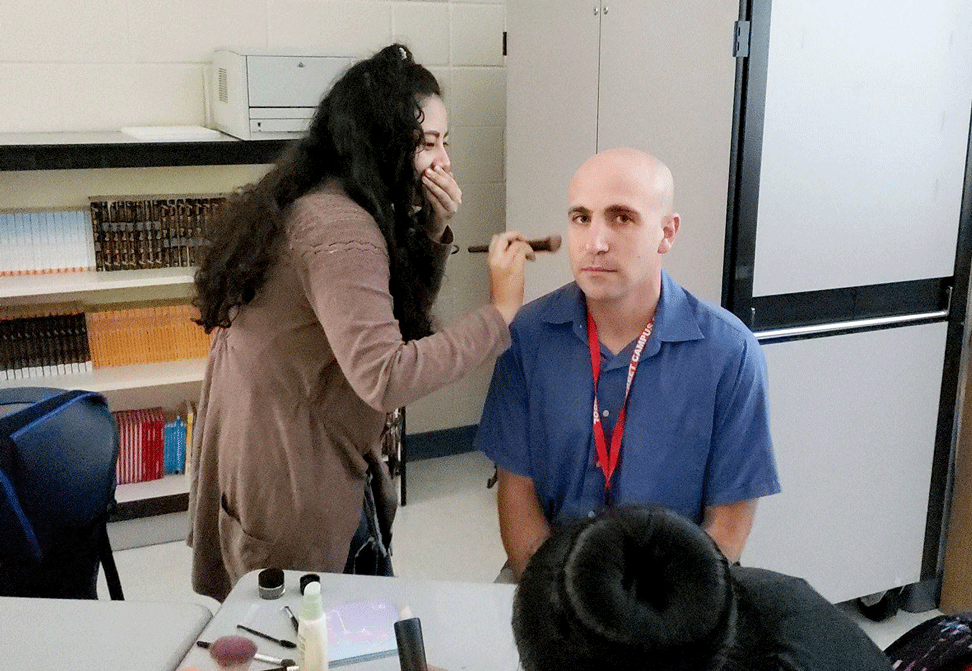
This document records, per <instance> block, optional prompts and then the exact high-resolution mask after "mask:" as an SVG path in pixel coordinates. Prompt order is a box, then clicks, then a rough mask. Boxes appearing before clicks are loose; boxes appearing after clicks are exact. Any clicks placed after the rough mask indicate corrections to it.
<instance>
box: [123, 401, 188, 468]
mask: <svg viewBox="0 0 972 671" xmlns="http://www.w3.org/2000/svg"><path fill="white" fill-rule="evenodd" d="M112 414H113V415H114V416H115V421H116V422H117V424H118V436H119V450H118V465H117V467H116V472H115V478H116V483H117V484H119V485H127V484H133V483H137V482H148V481H150V480H158V479H159V478H161V477H162V476H163V475H171V474H175V473H184V472H185V470H186V444H187V441H188V430H187V425H186V422H184V421H183V420H182V417H181V416H180V415H178V414H173V413H171V412H168V411H166V410H165V409H163V408H143V409H138V410H118V411H115V412H113V413H112Z"/></svg>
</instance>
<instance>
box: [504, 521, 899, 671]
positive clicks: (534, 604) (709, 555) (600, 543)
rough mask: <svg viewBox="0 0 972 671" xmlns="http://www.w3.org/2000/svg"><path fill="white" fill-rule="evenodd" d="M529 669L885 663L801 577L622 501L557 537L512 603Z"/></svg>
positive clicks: (814, 667)
mask: <svg viewBox="0 0 972 671" xmlns="http://www.w3.org/2000/svg"><path fill="white" fill-rule="evenodd" d="M513 633H514V637H515V639H516V645H517V649H518V650H519V653H520V663H521V665H522V667H523V669H524V671H595V670H596V671H602V670H606V669H610V670H611V671H636V670H637V671H648V670H651V671H744V670H745V671H778V670H787V671H888V670H889V669H891V665H890V663H889V661H888V659H887V657H886V656H885V655H884V653H882V652H881V650H880V649H879V648H878V647H877V646H876V645H875V644H874V643H873V642H872V641H871V639H869V638H868V637H867V635H865V634H864V632H863V631H862V630H861V629H860V627H858V626H857V624H855V623H854V622H853V621H852V620H851V619H850V618H849V617H848V616H847V615H845V614H844V613H842V612H841V611H840V610H838V609H837V608H836V607H834V606H833V605H832V604H830V603H829V602H828V601H827V600H826V599H824V598H823V597H822V596H820V595H819V594H818V593H817V592H816V591H814V590H813V588H811V587H810V585H808V584H807V583H806V582H805V581H804V580H801V579H799V578H794V577H791V576H787V575H783V574H780V573H775V572H773V571H767V570H764V569H758V568H745V567H740V566H738V565H730V564H729V562H728V561H727V560H726V558H725V556H724V555H723V554H722V552H721V551H720V550H719V548H718V546H717V545H716V544H715V542H714V541H713V540H712V538H711V537H710V536H709V535H708V534H706V533H705V532H704V531H703V530H702V529H700V528H699V527H698V525H696V524H695V523H693V522H692V521H691V520H688V519H686V518H684V517H681V516H680V515H678V514H676V513H673V512H671V511H669V510H666V509H663V508H658V507H617V508H610V509H607V510H605V511H604V512H602V513H600V514H599V515H597V516H595V517H593V518H590V519H584V520H580V521H577V522H575V523H573V524H570V525H568V526H566V527H563V528H561V529H559V530H557V531H555V532H554V533H553V535H552V536H551V537H549V538H548V539H547V540H546V541H545V542H544V543H543V545H541V546H540V548H539V549H538V550H537V552H536V553H535V554H534V555H533V557H532V558H531V559H530V561H529V563H528V564H527V567H526V570H525V571H524V573H523V576H522V577H521V579H520V582H519V584H518V586H517V590H516V596H515V598H514V602H513Z"/></svg>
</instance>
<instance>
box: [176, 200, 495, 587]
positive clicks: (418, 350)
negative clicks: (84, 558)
mask: <svg viewBox="0 0 972 671" xmlns="http://www.w3.org/2000/svg"><path fill="white" fill-rule="evenodd" d="M430 244H432V245H434V246H435V247H436V248H437V250H436V251H437V256H438V268H437V269H436V270H437V272H438V276H439V277H440V278H441V274H442V272H443V270H444V267H445V260H446V258H447V256H448V253H449V246H448V245H438V244H436V243H432V242H431V241H430ZM388 281H389V268H388V253H387V250H386V246H385V242H384V239H383V238H382V236H381V233H380V232H379V230H378V227H377V225H376V224H375V221H374V219H372V218H371V216H370V215H368V214H367V212H365V211H364V210H363V209H362V208H361V207H359V206H358V205H357V204H356V203H354V202H353V201H352V200H351V199H349V198H348V197H347V196H346V195H345V194H344V193H343V192H341V191H340V190H338V189H337V188H335V187H329V188H326V189H323V190H321V191H318V192H315V193H313V194H308V195H306V196H304V197H302V198H300V199H299V200H298V201H296V202H295V203H294V205H293V206H292V208H291V210H290V212H289V215H288V218H287V223H286V242H285V244H284V245H283V246H282V252H281V255H280V257H279V258H278V259H277V261H276V262H275V264H274V265H273V267H272V268H271V269H270V271H269V272H268V277H267V281H266V283H265V284H264V285H263V287H261V289H260V290H259V292H258V294H257V296H256V297H255V298H254V300H253V301H252V302H250V303H249V304H247V305H245V306H244V307H243V308H241V309H240V311H239V314H238V315H237V316H236V318H235V319H234V321H233V325H232V327H231V328H228V329H220V330H218V332H217V333H216V335H215V337H214V339H213V343H212V347H211V349H210V352H209V359H208V362H207V367H206V374H205V379H204V381H203V384H202V392H201V396H200V399H199V408H198V415H197V419H196V424H195V430H194V434H193V445H192V471H191V472H192V476H191V489H190V495H189V517H190V523H191V529H190V532H189V539H188V543H189V545H191V546H192V548H193V566H192V583H193V587H194V589H195V590H196V591H197V592H199V593H201V594H206V595H209V596H212V597H215V598H216V599H219V600H222V599H223V598H225V596H226V595H227V594H228V593H229V590H230V589H231V588H232V586H233V585H234V584H235V583H236V581H237V580H239V578H240V577H241V576H242V575H243V574H244V573H246V572H248V571H251V570H253V569H258V568H264V567H269V566H274V567H279V568H285V569H296V570H306V571H330V572H340V571H342V570H343V568H344V563H345V560H346V559H347V554H348V546H349V544H350V541H351V537H352V535H353V533H354V531H355V529H356V528H357V525H358V520H359V516H360V514H361V504H362V497H363V489H364V477H365V473H366V470H367V464H368V460H373V459H375V458H377V453H378V445H377V443H378V438H379V435H380V432H381V430H382V427H383V426H384V418H385V413H386V412H388V411H391V410H394V409H395V408H398V407H401V406H404V405H407V404H408V403H411V402H413V401H415V400H416V399H418V398H420V397H422V396H424V395H425V394H428V393H430V392H432V391H435V390H437V389H439V388H441V387H443V386H445V385H447V384H449V383H451V382H454V381H455V380H457V379H458V378H460V377H461V376H462V375H464V374H466V373H468V372H470V371H472V370H473V369H475V368H476V367H477V366H479V365H480V364H482V363H483V362H484V361H487V360H488V359H491V358H494V357H496V356H497V355H499V354H500V353H501V352H502V351H503V350H505V349H506V348H507V347H508V346H509V342H510V335H509V329H508V328H507V326H506V324H505V323H504V321H503V318H502V317H501V316H500V313H499V312H498V311H497V310H496V309H495V308H494V307H493V306H491V305H487V306H484V307H482V308H480V309H478V310H476V311H474V312H472V313H471V314H469V315H468V316H466V317H465V318H463V319H461V320H459V321H458V322H456V323H455V324H453V325H451V326H449V327H448V328H445V329H443V330H441V331H440V332H438V333H435V334H433V335H431V336H429V337H426V338H422V339H420V340H414V341H411V342H408V343H405V342H403V341H402V335H401V332H400V330H399V326H398V322H397V321H396V320H395V318H394V317H393V315H392V297H391V294H390V293H389V291H388ZM383 472H384V471H383ZM385 484H386V485H387V484H388V483H385ZM383 491H385V492H386V496H385V499H386V500H385V501H383V502H381V503H380V505H382V504H383V506H384V508H385V512H386V513H389V514H390V515H393V514H394V508H395V506H396V505H397V502H396V501H395V500H394V489H393V488H392V487H390V486H386V487H385V488H384V490H383Z"/></svg>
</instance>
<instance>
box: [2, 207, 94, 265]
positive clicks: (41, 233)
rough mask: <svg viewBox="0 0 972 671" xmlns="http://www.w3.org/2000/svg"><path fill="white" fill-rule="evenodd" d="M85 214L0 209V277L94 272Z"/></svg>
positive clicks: (90, 240)
mask: <svg viewBox="0 0 972 671" xmlns="http://www.w3.org/2000/svg"><path fill="white" fill-rule="evenodd" d="M90 230H91V223H90V219H89V215H88V212H87V211H86V210H84V209H80V208H72V209H53V210H36V209H30V210H0V276H3V275H36V274H43V273H52V272H75V271H80V270H94V268H95V265H96V263H95V246H94V240H93V239H92V238H91V235H90V233H89V231H90Z"/></svg>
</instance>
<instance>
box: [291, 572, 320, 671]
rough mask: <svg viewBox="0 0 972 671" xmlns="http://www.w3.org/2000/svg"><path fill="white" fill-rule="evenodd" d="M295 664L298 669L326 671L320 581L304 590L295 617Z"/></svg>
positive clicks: (301, 670) (302, 670) (303, 670)
mask: <svg viewBox="0 0 972 671" xmlns="http://www.w3.org/2000/svg"><path fill="white" fill-rule="evenodd" d="M297 653H298V657H297V666H298V667H299V668H300V671H327V617H326V616H325V615H324V605H323V603H322V601H321V583H319V582H312V583H310V584H308V585H307V587H306V588H305V590H304V597H303V602H302V603H301V608H300V617H299V618H297Z"/></svg>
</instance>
